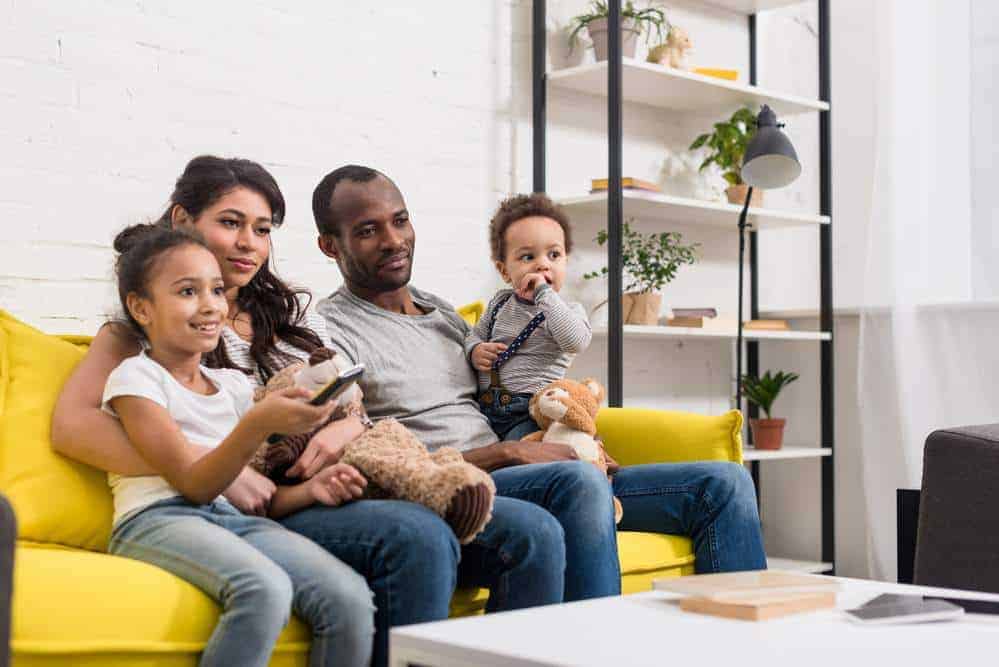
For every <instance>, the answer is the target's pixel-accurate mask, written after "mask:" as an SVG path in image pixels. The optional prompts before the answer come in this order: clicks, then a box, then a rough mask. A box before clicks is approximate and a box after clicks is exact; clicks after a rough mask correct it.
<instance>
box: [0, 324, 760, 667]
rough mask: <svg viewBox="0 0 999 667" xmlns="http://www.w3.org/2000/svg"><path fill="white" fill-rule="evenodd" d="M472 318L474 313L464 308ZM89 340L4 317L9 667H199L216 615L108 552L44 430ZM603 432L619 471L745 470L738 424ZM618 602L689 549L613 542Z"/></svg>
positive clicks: (71, 469) (102, 525) (710, 420)
mask: <svg viewBox="0 0 999 667" xmlns="http://www.w3.org/2000/svg"><path fill="white" fill-rule="evenodd" d="M467 311H468V312H467V313H466V316H468V317H469V319H474V317H475V316H477V315H478V314H481V306H473V307H471V308H469V309H467ZM88 342H89V339H88V338H85V337H56V336H51V335H47V334H44V333H42V332H40V331H38V330H36V329H33V328H32V327H29V326H27V325H26V324H24V323H22V322H19V321H17V320H16V319H15V318H14V317H12V316H11V315H9V314H8V313H5V312H4V311H2V310H0V493H3V494H4V495H6V496H7V497H8V498H9V499H10V501H11V503H12V504H13V506H14V510H15V513H16V515H17V520H18V530H19V532H18V542H17V549H16V555H15V566H14V599H13V605H12V607H13V608H12V616H13V627H12V632H11V650H12V655H13V664H14V665H17V666H20V667H27V666H32V667H33V666H36V665H55V664H72V665H74V666H79V667H89V666H91V665H93V666H96V665H102V666H104V665H157V666H173V665H178V666H179V665H184V666H192V665H195V664H197V656H198V653H199V651H200V650H201V649H202V648H203V647H204V644H205V641H206V640H207V638H208V637H209V635H210V633H211V631H212V628H213V627H214V626H215V623H216V619H217V618H218V608H217V606H216V605H215V603H214V602H213V601H212V600H210V599H209V598H208V597H207V596H205V595H204V594H203V593H202V592H201V591H199V590H198V589H196V588H195V587H194V586H191V585H190V584H187V583H186V582H184V581H181V580H180V579H177V578H176V577H174V576H172V575H170V574H168V573H166V572H164V571H162V570H159V569H157V568H155V567H152V566H150V565H146V564H145V563H140V562H137V561H131V560H127V559H124V558H118V557H115V556H110V555H108V554H106V553H105V548H106V546H107V542H108V538H109V534H110V529H111V514H112V511H111V509H112V506H111V495H110V493H109V491H108V488H107V484H106V483H105V476H104V475H103V474H102V473H100V472H98V471H97V470H95V469H93V468H90V467H89V466H86V465H83V464H79V463H76V462H74V461H70V460H68V459H66V458H64V457H62V456H59V455H58V454H55V453H54V452H53V451H52V449H51V446H50V444H49V422H50V418H51V414H52V409H53V406H54V404H55V399H56V396H57V394H58V392H59V388H60V387H61V386H62V384H63V382H65V380H66V378H67V377H68V375H69V373H70V371H71V370H72V369H73V367H74V366H75V365H76V363H77V362H78V361H79V360H80V359H81V358H82V356H83V354H84V352H85V350H86V345H87V343H88ZM598 426H599V430H600V433H601V436H602V438H603V439H604V442H605V443H606V445H607V448H608V450H609V451H610V453H611V455H612V456H614V457H615V458H616V459H617V460H618V461H619V462H620V463H621V464H622V465H629V464H637V463H648V462H670V461H695V460H721V461H736V462H741V460H742V442H741V439H740V432H741V427H742V417H741V415H740V414H739V413H738V412H736V411H731V412H728V413H726V414H724V415H720V416H718V417H706V416H699V415H692V414H688V413H680V412H662V411H655V410H637V409H610V408H608V409H604V410H603V411H601V413H600V415H599V418H598ZM618 543H619V551H620V558H621V570H622V586H623V590H624V592H625V593H632V592H636V591H641V590H648V588H649V587H650V584H651V581H652V579H653V578H658V577H667V576H680V575H683V574H689V573H692V572H693V562H694V556H693V553H692V550H691V545H690V541H689V540H688V539H686V538H682V537H672V536H665V535H655V534H648V533H621V534H620V535H619V540H618ZM485 597H486V591H484V590H481V589H480V590H462V591H458V592H457V594H456V595H455V597H454V601H453V604H452V612H453V613H454V614H455V615H462V614H469V613H476V612H479V611H481V609H482V607H483V605H484V603H485ZM308 641H309V632H308V628H307V627H305V625H304V624H303V623H301V622H300V621H299V620H298V619H293V620H292V622H291V623H290V624H289V625H288V627H287V628H286V629H285V631H284V632H283V633H282V635H281V637H280V639H279V643H278V645H277V648H276V650H275V652H274V656H273V659H272V661H271V664H272V665H305V664H306V653H307V650H308Z"/></svg>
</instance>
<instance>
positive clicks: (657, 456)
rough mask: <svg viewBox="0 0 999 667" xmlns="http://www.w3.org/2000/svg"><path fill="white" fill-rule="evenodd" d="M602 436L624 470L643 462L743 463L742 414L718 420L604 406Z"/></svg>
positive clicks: (599, 429) (600, 423) (600, 420)
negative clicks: (625, 467) (624, 467)
mask: <svg viewBox="0 0 999 667" xmlns="http://www.w3.org/2000/svg"><path fill="white" fill-rule="evenodd" d="M597 433H598V434H599V435H600V437H601V439H602V440H603V441H604V446H605V447H606V448H607V452H608V453H609V454H610V455H611V456H613V457H614V458H615V459H616V460H617V462H618V463H620V464H621V465H623V466H630V465H638V464H642V463H682V462H690V461H731V462H733V463H742V413H740V412H739V411H738V410H729V411H728V412H726V413H724V414H720V415H717V416H711V415H697V414H693V413H690V412H677V411H673V410H648V409H641V408H603V409H601V410H600V413H599V414H598V415H597Z"/></svg>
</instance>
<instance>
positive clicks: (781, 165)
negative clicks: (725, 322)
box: [735, 104, 801, 409]
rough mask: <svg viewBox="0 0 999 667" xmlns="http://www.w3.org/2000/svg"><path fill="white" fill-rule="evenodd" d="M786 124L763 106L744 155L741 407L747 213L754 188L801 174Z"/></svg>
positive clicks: (738, 396) (738, 355)
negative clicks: (786, 132)
mask: <svg viewBox="0 0 999 667" xmlns="http://www.w3.org/2000/svg"><path fill="white" fill-rule="evenodd" d="M782 127H784V125H783V123H778V122H777V114H775V113H774V112H773V110H772V109H771V108H770V107H769V106H767V105H766V104H764V105H763V108H761V109H760V113H759V115H758V116H757V117H756V133H755V134H754V135H753V138H752V139H750V140H749V145H748V146H747V147H746V153H745V155H744V156H743V158H742V180H743V181H744V182H745V183H746V185H748V186H749V188H747V190H746V202H745V203H744V204H743V205H742V213H740V214H739V313H738V319H739V322H738V325H737V326H738V333H737V334H736V339H735V400H736V401H737V402H738V403H737V405H738V406H739V408H740V409H741V408H742V279H743V273H744V272H745V257H746V227H748V225H747V224H746V213H747V212H748V211H749V199H750V198H751V197H752V196H753V188H760V189H763V190H771V189H775V188H782V187H784V186H785V185H790V184H791V183H793V182H794V181H795V179H796V178H798V176H799V175H800V174H801V163H799V162H798V154H797V153H795V152H794V146H793V145H791V140H790V139H788V138H787V136H786V135H785V134H784V133H783V132H781V131H780V128H782Z"/></svg>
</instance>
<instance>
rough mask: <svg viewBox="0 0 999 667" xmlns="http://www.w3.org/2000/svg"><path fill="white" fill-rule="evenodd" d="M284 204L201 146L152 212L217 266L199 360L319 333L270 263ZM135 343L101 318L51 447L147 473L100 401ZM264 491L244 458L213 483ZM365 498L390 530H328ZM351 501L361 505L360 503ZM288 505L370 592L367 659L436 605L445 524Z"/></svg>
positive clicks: (249, 360) (420, 511)
mask: <svg viewBox="0 0 999 667" xmlns="http://www.w3.org/2000/svg"><path fill="white" fill-rule="evenodd" d="M284 212H285V205H284V198H283V196H282V195H281V191H280V189H279V188H278V186H277V183H276V182H275V181H274V178H273V177H272V176H271V175H270V174H269V173H268V172H267V171H266V170H265V169H264V168H263V167H261V166H260V165H259V164H257V163H255V162H251V161H249V160H240V159H222V158H217V157H212V156H201V157H197V158H195V159H193V160H191V162H190V163H188V165H187V167H186V168H185V170H184V173H183V174H181V176H180V178H178V180H177V184H176V188H175V189H174V192H173V195H172V196H171V198H170V204H169V206H167V209H166V211H164V213H163V215H162V216H161V217H160V219H159V220H158V221H157V223H156V224H160V225H164V226H170V227H174V228H177V229H188V230H191V231H194V232H197V233H198V234H199V235H200V236H201V237H202V238H203V239H204V241H205V244H206V245H207V246H208V248H209V250H211V252H212V253H213V254H214V255H215V257H216V259H217V260H218V262H219V265H220V267H221V269H222V279H223V282H224V285H225V289H226V299H227V302H228V315H227V317H226V327H225V330H224V331H223V335H222V338H221V340H220V341H219V345H218V347H217V348H216V349H215V350H213V351H212V352H210V353H209V354H207V355H206V357H205V363H206V365H208V366H212V367H230V368H240V369H242V370H244V371H245V372H247V373H248V374H249V375H250V377H251V379H252V380H254V381H255V382H256V383H258V384H261V383H263V382H266V380H267V378H269V377H270V376H271V375H273V373H274V372H276V371H277V370H279V369H280V368H282V367H283V366H284V365H287V364H288V363H290V362H293V361H296V360H298V359H305V358H307V357H308V355H309V354H310V353H311V352H312V351H313V350H314V349H315V348H317V347H319V346H321V345H323V344H324V343H327V342H328V340H329V339H328V336H327V334H326V329H325V322H324V320H323V319H322V318H321V317H319V316H318V315H314V314H312V313H311V312H308V311H307V310H306V308H303V306H302V302H303V297H307V295H308V293H307V292H305V291H304V290H293V289H291V288H289V287H288V286H286V285H285V284H284V283H283V282H282V281H281V280H280V279H279V278H278V277H277V276H275V275H274V274H273V272H272V271H271V270H270V265H269V259H270V252H271V239H270V234H271V231H272V230H273V229H274V228H276V227H279V226H280V225H281V222H282V220H283V218H284ZM306 303H307V301H306ZM139 351H140V343H139V341H138V340H137V339H136V338H135V336H134V335H133V334H131V333H130V332H129V329H128V328H127V327H124V326H121V325H118V324H115V323H110V324H107V325H105V326H104V327H102V328H101V329H100V331H98V333H97V336H96V337H95V338H94V340H93V342H92V343H91V346H90V349H89V350H88V352H87V354H86V356H85V357H84V359H83V360H82V361H81V363H80V364H79V366H77V368H76V369H75V371H74V372H73V374H72V375H71V376H70V378H69V380H68V381H67V382H66V385H65V387H64V388H63V391H62V393H61V395H60V397H59V400H58V402H57V404H56V408H55V413H54V415H53V419H52V443H53V447H54V448H55V449H56V451H58V452H59V453H61V454H63V455H65V456H68V457H71V458H74V459H77V460H80V461H83V462H85V463H88V464H90V465H92V466H95V467H97V468H100V469H102V470H105V471H108V472H112V473H118V474H121V475H148V474H152V472H153V471H152V469H151V468H150V467H149V465H148V464H147V463H146V462H145V461H144V460H143V459H142V457H141V456H139V454H138V453H137V452H136V450H135V449H134V448H133V447H132V444H131V443H130V442H129V440H128V438H127V436H126V434H125V431H124V430H123V429H122V427H121V424H120V423H119V422H118V421H116V420H115V419H114V418H113V417H111V416H110V415H108V414H106V413H104V412H102V411H101V409H100V405H101V394H102V389H103V387H104V385H105V383H106V381H107V378H108V375H109V374H110V373H111V371H112V370H113V369H114V368H115V367H116V366H118V365H119V364H120V363H121V362H122V361H123V360H125V359H127V358H129V357H131V356H134V355H136V354H138V353H139ZM363 428H364V427H363V425H362V424H361V422H360V420H359V418H357V417H348V418H345V419H342V420H339V421H337V422H334V423H333V424H330V425H329V426H328V427H326V428H325V429H323V430H322V431H320V432H319V433H317V434H316V436H315V437H313V439H312V441H310V443H309V445H308V447H307V449H306V451H305V452H304V453H303V454H302V456H301V458H300V459H299V461H298V462H297V463H296V465H295V466H294V467H293V468H292V469H290V470H289V475H292V476H295V475H298V476H301V477H302V478H303V479H308V478H309V477H311V475H312V474H314V473H315V472H317V471H318V470H319V469H321V468H322V467H324V466H325V465H326V464H328V463H333V462H335V461H336V460H338V459H339V457H340V455H341V454H342V452H343V447H344V445H345V444H346V443H347V442H349V441H350V440H351V439H353V438H354V437H356V436H357V435H358V434H359V433H360V432H361V431H362V429H363ZM274 491H275V486H274V484H273V483H272V482H271V481H270V480H268V479H267V478H266V477H264V476H262V475H260V474H259V473H257V472H255V471H253V470H251V469H249V468H245V469H244V470H243V472H242V473H241V474H240V475H239V477H237V478H236V480H235V481H234V482H233V483H232V485H231V486H230V487H229V488H228V489H227V490H226V491H225V493H224V495H225V497H226V498H227V499H228V500H229V501H230V502H231V503H232V504H233V505H235V506H236V507H237V508H238V509H240V510H241V511H243V512H244V513H248V514H251V513H252V514H259V515H266V514H267V510H268V506H269V504H270V501H271V497H272V496H273V494H274ZM344 493H348V492H347V491H344ZM373 503H378V504H379V507H378V508H377V510H376V511H375V514H377V515H378V516H379V518H380V519H381V521H391V522H392V525H393V529H394V530H395V531H396V532H397V533H398V534H397V535H396V537H397V538H399V539H394V540H389V541H386V540H382V539H374V536H373V537H372V539H370V540H367V539H363V538H364V535H361V539H357V538H355V537H354V536H352V537H351V539H347V538H346V536H344V535H343V534H342V533H340V532H339V530H338V528H337V526H338V525H343V522H345V521H350V522H353V523H354V524H355V525H356V524H358V523H363V522H370V517H371V516H372V509H373V508H372V507H371V506H370V505H371V504H373ZM359 505H365V506H366V507H365V508H364V514H363V515H362V514H360V513H359V511H360V510H358V506H359ZM299 514H301V515H302V516H296V515H292V516H290V517H288V518H287V519H285V520H284V521H283V523H285V525H286V526H287V527H289V528H291V529H292V530H296V531H297V532H302V533H303V534H306V535H307V536H308V537H311V538H313V539H315V540H316V541H317V542H318V543H320V544H321V545H322V546H323V547H324V548H326V549H327V550H328V551H330V553H332V554H333V555H334V556H336V557H338V558H340V559H341V560H343V561H345V562H346V563H348V564H350V565H351V566H352V567H354V568H355V569H356V570H358V571H359V572H361V573H362V574H363V575H364V576H365V577H366V578H367V580H368V585H369V586H370V587H371V589H372V590H373V591H374V592H375V605H376V607H377V612H376V616H375V625H376V636H375V651H374V660H373V663H374V664H376V665H377V664H384V663H386V662H387V645H388V628H389V627H390V626H392V625H404V624H407V623H414V622H419V621H424V620H433V619H436V618H438V617H439V616H440V613H441V612H440V610H442V609H443V610H446V609H447V605H448V600H449V599H450V596H451V593H452V591H453V589H454V581H455V577H456V571H457V561H458V553H459V548H458V543H457V540H456V539H455V537H454V534H453V531H451V529H450V528H449V527H448V526H447V524H446V523H444V521H443V520H442V519H440V517H438V516H437V515H436V514H434V513H433V512H431V511H429V510H427V509H426V508H424V507H421V506H418V505H415V504H412V503H405V502H399V501H374V500H369V501H364V502H363V503H354V504H352V505H346V506H344V507H340V508H334V507H326V506H320V505H317V506H313V507H312V508H309V509H306V510H303V511H302V512H301V513H299ZM356 534H357V533H356V531H355V533H354V535H356ZM401 545H404V548H403V546H401Z"/></svg>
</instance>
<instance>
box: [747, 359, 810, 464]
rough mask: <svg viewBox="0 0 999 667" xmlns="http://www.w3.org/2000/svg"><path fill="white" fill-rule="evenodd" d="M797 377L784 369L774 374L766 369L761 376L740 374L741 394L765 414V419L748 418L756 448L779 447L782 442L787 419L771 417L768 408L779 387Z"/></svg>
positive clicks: (779, 389) (775, 398)
mask: <svg viewBox="0 0 999 667" xmlns="http://www.w3.org/2000/svg"><path fill="white" fill-rule="evenodd" d="M797 379H798V374H797V373H785V372H784V371H777V374H776V375H771V374H770V371H767V372H766V373H764V374H763V376H762V377H756V376H753V375H743V376H742V395H743V396H745V397H746V399H747V400H749V401H750V402H752V403H755V404H756V405H758V406H760V408H761V409H762V410H763V413H764V414H765V415H766V416H767V417H766V419H750V420H749V427H750V428H751V429H752V430H753V446H755V447H756V448H757V449H780V448H781V445H782V444H783V443H784V424H786V423H787V420H786V419H783V418H781V419H774V418H773V417H771V415H770V408H771V407H772V406H773V404H774V401H776V400H777V396H778V394H780V392H781V389H783V388H784V387H786V386H787V385H789V384H791V383H792V382H794V381H795V380H797Z"/></svg>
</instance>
